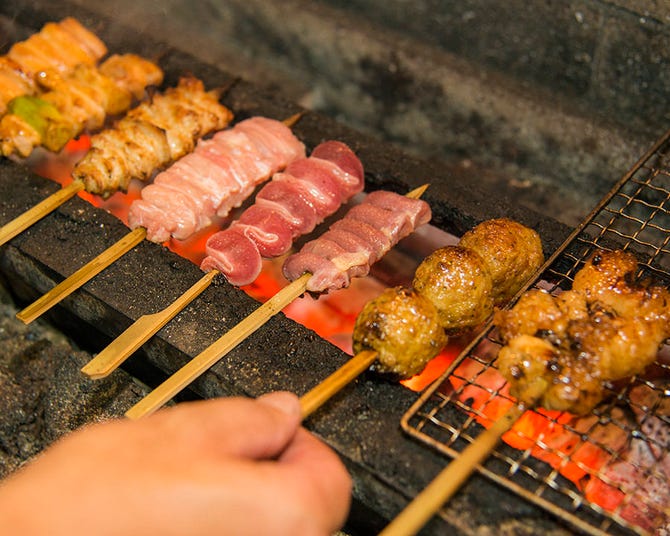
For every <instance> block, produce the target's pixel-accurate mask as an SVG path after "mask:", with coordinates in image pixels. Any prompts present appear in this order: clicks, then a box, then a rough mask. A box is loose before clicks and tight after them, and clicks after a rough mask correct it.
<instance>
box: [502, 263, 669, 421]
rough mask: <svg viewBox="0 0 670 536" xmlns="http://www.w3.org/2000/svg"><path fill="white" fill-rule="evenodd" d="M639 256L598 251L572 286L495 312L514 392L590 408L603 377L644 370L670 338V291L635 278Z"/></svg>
mask: <svg viewBox="0 0 670 536" xmlns="http://www.w3.org/2000/svg"><path fill="white" fill-rule="evenodd" d="M637 271H638V264H637V261H636V259H635V257H634V256H633V255H632V254H631V253H629V252H624V251H598V252H596V253H594V254H593V255H592V256H591V257H590V258H589V259H588V260H587V262H586V264H585V265H584V267H583V268H582V269H581V270H580V271H579V272H577V274H576V275H575V279H574V283H573V285H572V290H568V291H565V292H562V293H561V294H559V295H557V296H552V295H551V294H549V293H548V292H545V291H541V290H533V291H531V292H528V293H527V294H525V295H524V296H522V297H521V299H520V300H519V301H518V302H517V304H516V305H515V306H514V307H513V308H512V309H511V310H509V311H500V312H498V313H497V314H496V317H495V324H496V325H497V326H498V328H499V330H500V337H501V340H502V341H503V343H504V346H503V347H502V348H501V350H500V353H499V354H498V365H499V368H500V371H501V373H502V374H503V376H505V378H506V379H507V381H508V382H509V383H510V385H511V394H512V395H513V396H515V397H517V398H519V399H520V400H522V401H523V402H524V403H526V404H527V405H530V404H531V403H532V404H535V403H537V404H539V405H540V406H542V407H545V408H547V409H555V410H559V411H570V412H572V413H576V414H585V413H588V412H590V411H591V410H592V409H593V408H594V407H595V406H596V405H597V404H598V403H599V402H600V401H601V400H602V399H603V397H604V384H605V383H606V382H613V381H616V380H620V379H622V378H626V377H630V376H633V375H635V374H639V373H640V372H642V371H643V370H644V369H645V368H646V367H647V366H648V365H649V364H650V363H652V362H653V361H654V360H655V358H656V355H657V353H658V350H659V348H660V347H661V345H662V344H663V342H664V341H665V340H666V339H667V338H668V337H670V292H669V291H668V289H666V288H664V287H660V286H653V285H650V284H649V283H648V282H645V281H639V280H638V278H637Z"/></svg>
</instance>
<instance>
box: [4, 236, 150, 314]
mask: <svg viewBox="0 0 670 536" xmlns="http://www.w3.org/2000/svg"><path fill="white" fill-rule="evenodd" d="M146 235H147V232H146V229H144V228H142V227H138V228H137V229H135V230H133V231H131V232H130V233H128V234H127V235H125V236H124V237H123V238H121V240H119V241H118V242H116V244H114V246H112V247H110V248H107V249H106V250H105V251H103V252H102V253H101V254H100V255H98V256H97V257H95V258H94V259H93V260H91V261H89V262H88V263H87V264H85V265H84V266H82V267H81V268H79V270H77V271H76V272H75V273H73V274H72V275H71V276H69V277H68V278H67V279H65V280H63V281H61V282H60V283H59V284H58V285H56V286H55V287H54V288H52V289H51V290H50V291H49V292H47V293H46V294H43V295H42V296H41V297H40V298H38V299H37V300H35V301H34V302H33V303H31V304H30V305H29V306H28V307H26V308H25V309H23V310H22V311H19V312H18V313H17V314H16V318H18V319H19V320H21V321H23V322H25V323H26V324H28V323H30V322H32V321H33V320H35V319H36V318H37V317H39V316H40V315H41V314H42V313H44V312H45V311H48V310H49V309H51V308H52V307H53V306H54V305H56V304H57V303H58V302H60V301H61V300H63V299H65V298H66V297H67V296H69V295H70V294H72V293H73V292H74V291H75V290H77V289H78V288H79V287H81V286H82V285H83V284H84V283H86V282H87V281H89V280H90V279H92V278H93V277H94V276H96V275H97V274H99V273H100V272H102V271H103V270H104V269H105V268H107V267H108V266H109V265H110V264H112V263H113V262H114V261H116V260H117V259H119V258H120V257H121V256H122V255H123V254H124V253H126V252H127V251H130V250H131V249H132V248H134V247H135V246H136V245H137V244H139V243H140V242H141V241H142V240H144V237H145V236H146Z"/></svg>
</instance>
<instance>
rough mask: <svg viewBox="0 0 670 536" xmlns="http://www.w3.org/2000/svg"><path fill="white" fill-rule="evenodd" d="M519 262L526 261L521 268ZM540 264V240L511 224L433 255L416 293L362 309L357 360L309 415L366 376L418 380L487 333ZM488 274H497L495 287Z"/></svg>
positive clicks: (312, 397) (394, 291)
mask: <svg viewBox="0 0 670 536" xmlns="http://www.w3.org/2000/svg"><path fill="white" fill-rule="evenodd" d="M465 245H467V246H468V247H465ZM471 248H474V249H471ZM521 255H524V256H525V257H526V259H528V260H527V262H525V263H523V264H522V265H521V266H519V263H518V262H517V257H519V256H521ZM543 260H544V256H543V254H542V244H541V242H540V238H539V236H538V235H537V233H535V231H533V230H532V229H529V228H527V227H525V226H523V225H521V224H519V223H517V222H514V221H512V220H508V219H506V218H502V219H497V220H489V221H485V222H483V223H480V224H479V225H477V226H476V227H475V228H474V229H472V230H471V231H468V232H467V233H466V234H465V235H463V237H462V238H461V240H460V241H459V244H458V245H457V246H446V247H443V248H440V249H438V250H436V251H435V252H433V253H432V254H430V255H429V256H428V257H426V258H425V259H424V260H423V261H422V262H421V264H420V265H419V266H418V267H417V269H416V272H415V276H414V280H413V282H412V288H404V287H395V288H387V289H386V290H384V291H383V292H382V293H381V294H380V295H379V296H378V297H376V298H375V299H373V300H371V301H370V302H368V303H367V304H366V305H365V307H364V308H363V309H362V311H361V312H360V313H359V315H358V317H357V319H356V323H355V326H354V333H353V337H352V338H353V344H352V346H353V349H354V352H355V355H354V357H353V358H352V359H351V360H350V361H349V362H347V363H346V364H345V365H344V366H343V367H342V369H341V370H338V371H336V372H335V373H334V374H333V375H332V377H330V378H328V379H327V380H325V381H324V382H322V383H321V384H319V385H318V386H317V387H315V388H314V389H312V391H310V392H309V393H308V394H307V395H305V400H306V401H305V408H304V411H305V415H307V414H309V413H311V412H312V411H314V410H315V409H316V408H317V407H318V404H320V403H323V402H325V401H326V400H328V399H329V398H330V397H331V396H332V395H333V394H335V393H336V392H337V390H339V389H341V388H342V387H344V386H345V385H346V384H347V382H349V381H351V380H353V379H354V378H355V377H356V376H357V375H358V374H360V373H361V372H363V371H364V370H367V369H371V370H373V371H374V372H376V373H377V374H381V375H384V376H387V377H389V378H392V379H407V378H410V377H412V376H414V375H416V374H419V373H420V372H421V371H422V370H423V369H424V367H425V366H426V364H427V363H428V362H429V361H430V360H432V359H433V358H434V357H435V356H436V355H437V354H438V353H439V352H440V351H441V350H442V348H443V347H444V346H446V344H447V341H448V335H449V334H456V333H463V332H466V331H468V330H471V329H472V328H473V327H474V326H476V325H482V324H483V323H484V322H485V321H486V320H487V319H488V318H490V317H491V315H492V314H493V305H492V304H493V303H496V304H499V305H500V304H502V303H504V302H505V301H506V300H507V299H509V298H510V297H511V296H512V295H513V293H515V292H517V291H519V290H520V289H521V288H522V286H523V285H524V283H526V281H527V280H529V278H530V277H531V275H532V274H533V273H534V272H535V271H536V270H537V269H538V268H539V267H540V265H541V264H542V261H543ZM491 266H493V267H494V268H499V269H498V270H495V272H494V273H496V274H500V277H496V278H495V280H496V285H495V286H494V285H493V284H492V279H493V277H492V275H491V272H493V271H494V270H492V269H491V268H490V267H491ZM513 270H515V272H514V273H512V271H513ZM502 274H507V279H506V280H503V279H502ZM510 279H511V280H513V281H512V283H511V284H508V283H509V281H510ZM481 311H483V314H482V312H481ZM317 401H318V403H317ZM307 410H309V413H308V412H307Z"/></svg>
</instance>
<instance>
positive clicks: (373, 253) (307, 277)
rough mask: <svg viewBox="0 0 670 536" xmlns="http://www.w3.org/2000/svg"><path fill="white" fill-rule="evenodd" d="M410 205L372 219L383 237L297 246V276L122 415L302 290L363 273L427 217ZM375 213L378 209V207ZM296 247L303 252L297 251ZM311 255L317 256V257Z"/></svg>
mask: <svg viewBox="0 0 670 536" xmlns="http://www.w3.org/2000/svg"><path fill="white" fill-rule="evenodd" d="M424 190H425V187H422V188H419V189H417V190H415V191H413V192H410V193H409V194H408V196H407V197H412V198H417V197H419V196H420V195H421V194H422V193H423V191H424ZM380 194H381V195H377V196H373V199H372V201H373V202H379V201H380V198H381V202H382V203H383V204H387V203H388V202H389V201H391V200H392V199H395V200H396V201H398V200H399V199H402V196H398V195H397V194H392V193H391V192H380ZM371 195H372V194H369V195H368V196H367V197H366V200H364V202H363V203H362V204H361V205H357V206H359V207H360V206H363V205H368V206H374V205H372V204H371V203H366V202H367V201H368V200H369V198H370V196H371ZM412 205H413V206H411V207H409V206H408V205H407V204H406V203H401V202H396V203H395V208H396V210H386V212H387V213H388V214H385V215H384V216H385V217H384V218H383V219H382V220H381V221H379V220H378V221H377V223H381V228H383V232H384V233H385V234H386V235H387V238H388V240H386V241H382V242H380V241H372V240H370V241H369V242H367V244H363V243H362V242H360V241H358V242H356V243H350V244H349V246H350V248H351V249H350V248H349V247H346V248H345V247H342V248H341V250H339V251H338V252H337V253H335V251H334V250H333V249H332V248H330V247H329V242H328V241H324V242H322V245H323V249H321V248H317V247H315V246H318V244H312V246H310V247H309V248H308V251H303V250H304V249H305V248H304V247H303V250H301V252H299V253H297V254H296V256H298V260H299V261H300V262H296V263H295V264H293V266H292V268H291V269H290V270H289V272H290V274H289V275H291V276H296V277H297V279H294V280H293V281H292V282H291V283H290V284H289V285H288V286H286V287H284V288H283V289H282V290H280V291H279V292H278V293H277V294H275V295H274V296H273V297H272V298H271V299H270V300H268V301H267V302H265V303H264V304H263V305H261V306H260V307H258V308H257V309H256V310H255V311H254V312H252V313H251V314H250V315H249V316H247V317H246V318H245V319H244V320H242V322H240V323H238V324H237V325H235V326H234V327H233V328H232V329H230V330H229V331H228V332H227V333H226V334H225V335H224V336H222V337H221V338H219V339H218V340H217V341H216V342H214V343H212V344H211V345H210V346H209V347H208V348H207V349H205V350H204V351H203V352H201V353H200V354H199V355H197V356H196V357H195V358H193V359H192V360H191V361H189V362H188V363H187V364H186V365H184V366H183V367H182V368H181V369H179V370H178V371H177V372H175V373H174V374H173V375H172V376H170V377H169V378H168V379H167V380H166V381H165V382H163V383H162V384H161V385H159V386H158V387H157V388H156V389H154V390H153V391H152V392H151V393H149V394H148V395H147V396H145V397H144V398H143V399H142V400H140V401H139V402H138V403H137V404H135V405H134V406H133V407H132V408H130V409H129V410H128V411H127V412H126V416H127V417H129V418H131V419H138V418H140V417H143V416H145V415H148V414H150V413H153V412H154V411H156V410H157V409H159V408H160V407H161V406H162V405H163V404H164V403H165V402H167V401H168V400H169V399H170V398H172V397H173V396H174V395H175V394H177V393H178V392H179V391H181V390H182V389H183V388H184V387H186V386H187V385H188V384H189V383H191V382H192V381H193V380H194V379H195V378H197V377H198V376H200V375H201V374H202V373H203V372H205V371H206V370H207V369H208V368H209V367H211V366H212V365H213V364H214V363H216V362H217V361H218V360H219V359H221V357H223V356H224V355H225V354H226V353H227V352H229V351H230V350H231V349H233V348H235V346H237V345H238V344H239V343H240V342H241V341H243V340H244V339H245V338H246V337H248V336H249V335H250V334H252V333H253V332H255V331H256V330H257V329H258V328H260V327H261V326H262V325H264V324H265V322H267V320H268V319H269V318H270V317H272V316H273V315H275V314H276V313H278V312H279V311H281V310H282V309H283V308H284V307H286V305H288V304H289V303H291V302H292V301H293V300H295V299H296V298H298V297H299V296H301V295H302V294H304V293H305V292H306V291H312V292H314V291H319V290H316V289H324V291H326V290H334V289H337V288H341V286H342V284H343V282H346V281H348V278H349V277H351V276H352V274H354V273H355V274H362V273H366V269H365V267H364V265H365V264H366V263H368V262H369V260H368V259H370V258H376V259H379V258H381V257H382V256H383V255H384V254H385V253H386V252H387V251H388V250H389V249H390V248H391V247H393V246H394V245H395V244H396V243H397V241H398V240H401V239H402V238H404V237H405V236H407V235H408V234H409V233H411V232H412V231H413V230H414V229H415V228H416V227H417V226H419V225H423V224H424V223H427V222H428V220H429V219H430V216H431V213H430V207H429V206H428V205H427V204H426V203H425V202H423V201H420V200H418V199H417V200H415V202H414V203H413V204H412ZM376 207H377V208H379V205H376ZM354 208H355V207H354ZM352 210H353V209H352ZM358 212H359V213H364V214H365V213H367V210H366V209H365V208H364V209H363V210H360V209H359V211H358ZM373 212H376V213H378V211H376V210H373ZM350 214H351V211H349V212H348V213H347V215H345V217H344V219H345V220H346V219H353V218H351V217H350ZM378 215H381V214H379V213H378ZM391 222H395V225H394V226H391ZM378 229H379V228H378ZM330 230H333V226H331V228H330ZM318 240H319V239H316V240H315V241H314V242H318ZM308 244H309V243H308ZM306 247H307V244H306ZM319 249H321V251H319V252H318V253H312V251H316V250H319ZM354 251H356V252H357V253H358V255H357V259H356V260H354V259H353V257H354V255H352V253H353V252H354ZM301 253H302V254H304V255H301ZM317 258H320V259H321V260H320V261H319V260H317ZM289 259H290V257H289ZM304 261H307V262H308V263H309V264H311V265H312V266H315V267H317V268H319V269H318V270H316V272H318V273H316V274H314V273H311V272H309V271H303V270H302V268H304V267H306V264H305V262H304ZM333 267H335V268H333ZM368 268H369V267H368ZM285 273H286V270H285Z"/></svg>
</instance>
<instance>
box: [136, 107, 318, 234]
mask: <svg viewBox="0 0 670 536" xmlns="http://www.w3.org/2000/svg"><path fill="white" fill-rule="evenodd" d="M304 155H305V146H304V145H303V143H302V142H301V141H300V140H298V139H297V138H296V137H295V136H294V135H293V133H292V132H291V129H290V128H288V127H287V126H286V125H284V124H283V123H282V122H280V121H276V120H274V119H268V118H265V117H253V118H251V119H247V120H245V121H242V122H240V123H238V124H237V125H235V126H234V127H233V128H230V129H227V130H223V131H220V132H217V133H216V134H215V135H214V136H213V137H212V138H211V139H209V140H201V141H200V142H199V143H198V144H197V146H196V148H195V150H194V151H193V152H192V153H190V154H188V155H186V156H184V157H182V158H181V159H180V160H178V161H177V162H176V163H175V164H173V165H172V166H171V167H170V168H168V169H167V170H165V171H164V172H162V173H159V174H158V175H157V176H156V178H155V179H154V182H153V184H151V185H150V186H147V187H146V188H144V189H143V190H142V199H139V200H137V201H135V202H134V203H133V204H132V205H131V207H130V211H129V214H128V222H129V224H130V227H131V228H133V229H134V228H137V227H144V228H145V229H146V230H147V238H148V239H149V240H151V241H154V242H165V241H166V240H168V239H169V238H170V237H171V236H172V237H173V238H175V239H178V240H183V239H186V238H188V237H189V236H191V235H192V234H193V233H195V232H197V231H199V230H200V229H203V228H204V227H207V226H208V225H210V224H211V223H212V221H213V219H214V218H215V217H216V216H218V217H225V216H226V215H227V214H228V213H229V212H230V210H232V209H233V208H234V207H238V206H240V205H241V204H242V202H243V201H244V200H245V199H246V198H247V197H248V196H249V195H251V193H252V192H253V190H254V189H255V187H256V186H257V185H258V184H259V183H261V182H263V181H265V180H267V179H268V178H269V177H271V176H272V174H273V173H276V172H278V171H279V170H281V169H283V168H285V167H286V166H287V165H288V164H289V163H290V162H291V161H293V160H295V159H297V158H301V157H304Z"/></svg>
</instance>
